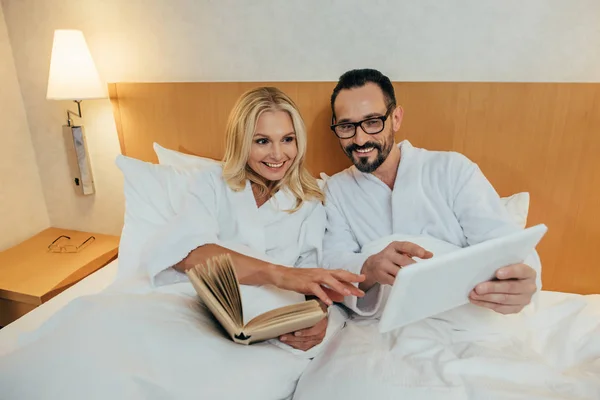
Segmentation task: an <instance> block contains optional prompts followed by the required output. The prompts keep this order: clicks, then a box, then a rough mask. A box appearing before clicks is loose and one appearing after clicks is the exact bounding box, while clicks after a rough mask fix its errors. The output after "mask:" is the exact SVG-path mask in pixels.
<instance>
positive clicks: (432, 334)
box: [294, 235, 600, 400]
mask: <svg viewBox="0 0 600 400" xmlns="http://www.w3.org/2000/svg"><path fill="white" fill-rule="evenodd" d="M397 236H398V235H394V236H393V237H388V238H384V239H382V240H381V241H378V242H379V243H375V242H374V243H372V244H370V245H369V249H363V251H365V252H369V251H372V252H376V251H378V250H379V249H380V248H382V247H385V245H386V244H387V243H389V242H390V241H391V240H402V239H407V238H400V237H397ZM411 240H412V241H414V242H417V243H419V244H421V245H423V246H425V247H426V248H428V249H429V250H432V251H433V253H434V254H436V252H437V253H441V252H445V251H444V249H443V246H445V244H444V243H435V241H436V240H435V239H431V238H411ZM384 297H385V296H384ZM415 306H418V305H417V304H415ZM488 311H489V310H485V309H482V308H479V307H476V306H473V305H470V304H467V305H464V306H461V307H458V308H456V309H454V310H451V311H449V312H445V313H442V314H438V315H436V316H434V317H432V318H428V319H425V320H422V321H419V322H416V323H413V324H411V325H408V326H406V327H404V328H401V329H397V330H394V331H391V332H389V333H386V334H380V333H379V332H378V327H377V324H378V322H379V321H378V320H377V319H358V318H357V319H354V320H352V321H348V323H347V326H346V328H345V329H344V330H342V331H341V332H340V334H339V335H337V336H336V337H335V338H333V340H332V341H331V342H330V343H329V344H328V345H327V348H326V349H325V351H323V352H322V353H321V354H319V355H318V356H317V357H316V358H315V360H313V361H312V362H311V364H310V365H309V366H308V367H307V370H306V371H305V372H304V374H303V375H302V378H301V380H300V382H299V383H298V387H297V389H296V393H295V395H294V399H296V400H319V399H328V400H329V399H332V398H340V399H365V398H373V399H378V400H379V399H411V400H417V399H423V400H436V399H444V400H453V399H457V400H458V399H460V400H466V399H473V400H484V399H485V400H495V399H498V400H500V399H501V400H507V399H523V400H525V399H526V400H533V399H569V400H575V399H577V400H579V399H586V400H598V399H600V295H589V296H581V295H574V294H566V293H556V292H545V291H542V292H540V293H538V294H537V295H536V299H535V303H533V304H532V305H530V306H529V307H527V308H526V309H525V310H524V311H523V312H522V313H521V314H519V315H512V316H503V315H500V314H497V313H494V312H492V311H489V312H488Z"/></svg>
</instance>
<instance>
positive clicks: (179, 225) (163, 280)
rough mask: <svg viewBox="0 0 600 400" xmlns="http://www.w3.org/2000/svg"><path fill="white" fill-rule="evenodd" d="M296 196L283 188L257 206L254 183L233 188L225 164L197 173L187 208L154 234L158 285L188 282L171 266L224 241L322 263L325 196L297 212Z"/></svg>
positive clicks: (152, 261) (149, 261)
mask: <svg viewBox="0 0 600 400" xmlns="http://www.w3.org/2000/svg"><path fill="white" fill-rule="evenodd" d="M295 205H296V199H295V197H294V196H293V195H292V194H291V193H290V192H289V191H288V190H286V189H282V190H280V191H279V192H278V193H276V194H275V196H273V197H272V198H271V199H270V200H269V201H267V202H266V203H265V204H263V205H262V206H261V207H257V205H256V201H255V199H254V195H253V193H252V188H251V186H250V182H249V181H248V182H247V184H246V187H245V189H244V190H242V191H239V192H235V191H233V190H232V189H231V188H230V187H229V186H228V185H227V183H226V182H225V181H224V180H223V177H222V168H221V167H220V166H215V167H212V168H210V169H208V170H205V171H202V172H200V173H199V174H198V175H196V176H195V177H193V178H192V182H191V184H190V190H189V193H188V195H187V197H186V198H185V200H184V204H183V211H182V212H181V213H179V214H178V215H177V216H176V217H175V218H174V219H172V220H171V222H170V223H169V224H168V225H167V226H165V227H164V229H162V230H161V231H160V232H159V233H158V234H157V235H156V236H155V237H154V238H152V239H150V241H149V243H148V244H147V246H146V251H145V254H144V256H143V258H142V267H143V268H145V269H146V270H147V271H148V273H149V275H150V278H151V279H152V282H153V283H154V284H155V285H156V286H160V285H165V284H170V283H175V282H180V281H187V276H185V274H182V273H179V272H177V271H175V270H174V269H173V268H171V266H172V265H174V264H176V263H177V262H179V261H180V260H182V259H183V258H185V257H186V256H187V255H188V253H189V252H190V251H192V250H193V249H195V248H196V247H198V246H201V245H205V244H209V243H210V244H218V245H221V246H223V247H227V248H229V249H231V250H234V251H239V252H242V253H243V254H246V255H249V256H252V257H255V258H259V259H263V260H270V261H273V262H276V263H278V264H282V265H287V266H297V267H317V266H318V265H319V264H320V261H321V257H322V239H323V234H324V231H325V221H326V217H325V210H324V207H323V205H322V204H321V203H320V202H319V201H307V202H305V203H304V204H303V205H302V207H301V208H300V209H299V210H297V211H296V212H294V213H289V212H286V211H285V210H289V209H293V208H294V207H295Z"/></svg>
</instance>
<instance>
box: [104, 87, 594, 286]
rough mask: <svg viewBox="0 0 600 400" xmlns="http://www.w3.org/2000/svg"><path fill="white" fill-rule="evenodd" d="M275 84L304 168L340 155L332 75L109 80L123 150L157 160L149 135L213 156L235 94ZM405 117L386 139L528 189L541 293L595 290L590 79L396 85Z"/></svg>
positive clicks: (319, 167)
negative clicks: (289, 105)
mask: <svg viewBox="0 0 600 400" xmlns="http://www.w3.org/2000/svg"><path fill="white" fill-rule="evenodd" d="M264 85H270V86H277V87H279V88H281V89H282V90H283V91H284V92H286V93H287V94H288V95H290V96H291V97H292V98H293V99H294V100H295V101H296V102H297V104H298V106H299V107H300V110H301V112H302V115H303V117H304V119H305V121H306V125H307V128H308V132H309V146H308V152H307V158H308V160H307V162H308V166H309V169H310V170H311V172H312V173H313V174H315V175H316V174H318V173H319V172H326V173H328V174H332V173H335V172H338V171H340V170H342V169H343V168H346V167H347V166H349V165H350V161H349V160H348V159H347V158H346V156H345V155H344V154H343V153H342V151H341V150H340V148H339V144H338V142H337V139H336V138H335V136H334V135H333V133H332V132H331V131H330V130H329V128H328V126H329V123H330V118H331V113H330V110H329V96H330V94H331V90H332V89H333V87H334V85H335V84H334V83H333V82H281V83H280V82H277V83H265V82H253V83H116V84H110V85H109V91H110V94H111V99H112V101H113V109H114V115H115V121H116V124H117V130H118V134H119V140H120V144H121V150H122V152H123V154H125V155H127V156H130V157H135V158H138V159H141V160H145V161H151V162H156V161H157V160H156V156H155V155H154V152H153V149H152V143H153V142H158V143H159V144H161V145H162V146H164V147H167V148H171V149H175V150H179V151H182V152H186V153H190V154H197V155H202V156H206V157H213V158H221V156H222V155H223V152H224V131H225V123H226V120H227V116H228V114H229V111H230V110H231V108H232V106H233V104H234V102H235V101H236V99H237V98H238V96H239V95H241V94H242V93H243V92H244V91H246V90H248V89H250V88H253V87H256V86H264ZM395 87H396V91H397V92H396V94H397V97H398V103H399V104H400V105H402V107H403V108H404V121H403V124H402V127H401V129H400V132H399V133H398V136H397V140H402V139H404V138H406V139H409V140H410V141H411V143H412V144H413V145H415V146H419V147H425V148H428V149H432V150H454V151H458V152H461V153H463V154H465V155H466V156H467V157H469V158H470V159H471V160H473V161H475V162H476V163H478V164H479V166H480V167H481V169H482V171H483V172H484V174H485V175H486V176H487V178H488V179H489V180H490V181H491V183H492V184H493V185H494V187H495V188H496V190H497V191H498V193H499V194H500V195H501V196H508V195H511V194H513V193H517V192H522V191H527V192H529V193H530V195H531V205H530V210H529V219H528V225H534V224H537V223H545V224H546V225H547V226H548V227H549V231H548V234H547V235H546V237H545V238H544V239H543V241H542V243H541V244H540V245H539V246H538V251H539V253H540V256H541V258H542V263H543V282H544V289H545V290H555V291H564V292H573V293H582V294H586V293H600V267H598V266H597V261H596V256H595V251H594V250H595V249H596V248H597V247H600V156H599V155H600V84H557V83H461V82H458V83H437V82H419V83H395Z"/></svg>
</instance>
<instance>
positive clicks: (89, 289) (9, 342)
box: [0, 259, 119, 356]
mask: <svg viewBox="0 0 600 400" xmlns="http://www.w3.org/2000/svg"><path fill="white" fill-rule="evenodd" d="M118 261H119V260H118V259H116V260H114V261H112V262H111V263H110V264H108V265H106V266H105V267H104V268H101V269H99V270H98V271H96V272H94V273H93V274H91V275H89V276H87V277H86V278H84V279H82V280H81V281H80V282H77V283H76V284H75V285H73V286H71V287H70V288H68V289H67V290H65V291H64V292H62V293H60V294H58V295H56V296H55V297H53V298H52V299H51V300H49V301H48V302H46V303H44V304H42V305H41V306H39V307H37V308H35V309H34V310H33V311H31V312H29V313H27V314H25V315H24V316H23V317H21V318H19V319H17V320H16V321H14V322H12V323H10V324H9V325H7V326H5V327H4V328H2V329H0V356H2V355H3V354H5V353H7V352H9V351H12V350H14V349H16V348H17V347H18V337H19V335H21V334H24V333H26V332H30V331H33V330H34V329H37V328H38V327H39V326H40V325H42V323H44V321H46V320H47V319H48V318H50V317H51V316H52V315H53V314H55V313H56V312H58V311H59V310H60V309H61V308H63V307H64V306H66V305H67V304H68V303H69V302H70V301H71V300H73V299H75V298H77V297H80V296H85V295H90V294H94V293H98V292H100V291H102V290H104V289H105V288H106V287H108V286H109V285H110V284H111V283H113V281H114V280H115V277H116V276H117V269H118V265H119V262H118Z"/></svg>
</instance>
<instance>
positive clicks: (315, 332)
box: [279, 296, 328, 351]
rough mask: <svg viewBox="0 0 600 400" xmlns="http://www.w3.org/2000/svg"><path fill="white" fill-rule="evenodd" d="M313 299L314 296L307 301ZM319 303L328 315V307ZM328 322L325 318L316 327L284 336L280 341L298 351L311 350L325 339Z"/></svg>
mask: <svg viewBox="0 0 600 400" xmlns="http://www.w3.org/2000/svg"><path fill="white" fill-rule="evenodd" d="M311 297H312V296H307V300H308V299H310V298H311ZM317 302H319V305H320V306H321V309H323V311H324V312H326V313H327V305H326V304H324V303H323V302H322V301H321V300H317ZM327 322H328V317H327V316H325V318H323V319H322V320H320V321H319V322H317V323H316V324H315V325H314V326H311V327H310V328H306V329H301V330H299V331H296V332H291V333H288V334H286V335H282V336H280V337H279V340H280V341H281V342H283V343H285V344H287V345H289V346H291V347H293V348H295V349H298V350H302V351H307V350H310V349H312V348H313V347H315V346H316V345H318V344H319V343H321V342H322V341H323V339H325V334H326V333H327Z"/></svg>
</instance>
